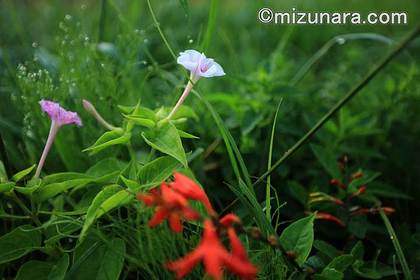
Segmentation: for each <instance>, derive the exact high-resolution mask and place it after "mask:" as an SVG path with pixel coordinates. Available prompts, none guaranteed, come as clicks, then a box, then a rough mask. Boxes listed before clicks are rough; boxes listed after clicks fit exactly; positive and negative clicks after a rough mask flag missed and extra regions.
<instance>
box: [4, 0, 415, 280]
mask: <svg viewBox="0 0 420 280" xmlns="http://www.w3.org/2000/svg"><path fill="white" fill-rule="evenodd" d="M27 2H28V1H26V2H25V1H10V0H9V1H7V0H6V1H2V2H0V31H1V32H0V41H1V42H2V44H1V46H0V219H1V222H2V223H1V226H0V233H1V234H0V263H1V266H0V274H2V275H3V278H5V279H18V280H19V279H64V280H67V279H149V278H150V279H171V278H173V274H172V273H170V272H168V271H167V270H165V269H164V268H163V267H162V263H164V262H166V261H168V260H174V259H176V258H178V257H181V256H183V255H185V254H186V253H187V252H188V251H190V250H191V249H192V248H193V247H194V246H196V245H197V243H198V238H199V236H200V235H201V223H200V222H197V223H195V222H194V223H191V224H187V223H185V224H184V226H185V229H186V230H185V231H184V233H183V234H181V235H177V234H173V233H172V232H170V231H169V230H168V227H167V226H166V225H160V226H158V227H156V228H154V229H150V228H149V227H148V226H147V223H148V220H149V218H150V215H151V211H150V210H149V209H147V208H146V207H144V206H143V205H142V204H141V203H139V202H137V201H136V200H135V199H134V198H135V194H136V193H137V192H146V191H148V190H149V189H151V188H153V187H155V186H158V185H159V184H160V183H161V182H162V181H165V180H171V178H170V177H171V175H172V173H173V171H182V172H183V173H185V174H189V176H190V177H191V178H197V181H199V182H200V184H201V185H202V186H203V189H204V190H205V191H206V193H207V194H208V195H209V197H210V200H211V201H212V203H213V205H214V206H215V208H216V209H217V211H218V212H219V213H220V215H222V214H225V213H228V212H234V213H236V214H238V216H240V217H241V219H242V226H243V229H245V230H247V229H249V228H250V227H251V226H257V227H259V228H260V230H261V231H262V234H263V235H264V236H265V235H267V236H270V238H273V240H275V241H277V240H279V241H280V244H281V246H282V247H284V249H285V251H288V253H290V256H289V258H291V259H289V260H287V259H286V256H284V254H283V253H282V251H281V250H277V249H274V248H271V247H269V246H268V245H264V244H263V243H262V242H257V241H255V240H252V239H250V238H244V235H241V239H243V240H244V242H243V244H244V245H245V248H246V250H247V252H248V254H249V257H250V259H251V261H252V262H253V263H254V264H255V265H256V266H257V267H258V268H259V274H258V277H259V278H261V279H304V278H305V276H308V275H309V274H310V275H309V277H311V278H313V279H326V280H330V279H357V278H360V277H363V278H367V279H382V278H398V277H399V278H402V277H403V273H404V276H405V277H406V278H409V276H407V275H408V274H409V273H411V272H412V273H413V275H414V276H415V277H417V276H418V275H419V273H420V272H419V271H418V267H417V266H416V264H417V263H418V256H419V254H420V242H419V240H420V238H419V234H420V233H419V230H418V229H416V224H418V215H417V213H418V212H419V211H420V206H419V204H418V203H417V200H418V198H419V195H420V191H419V188H416V187H415V186H416V184H417V183H418V182H419V180H420V173H419V172H418V170H420V164H419V162H418V160H416V159H418V158H420V153H419V149H418V139H420V125H419V122H418V115H419V114H420V109H419V108H420V106H419V104H420V91H419V88H420V87H419V80H420V79H419V73H420V71H419V65H418V54H419V53H420V52H419V51H418V49H419V46H418V44H416V43H413V44H410V45H409V46H408V47H407V48H405V49H404V51H403V52H402V53H401V54H400V55H398V56H394V57H392V60H390V63H388V65H387V67H380V69H379V70H380V71H379V72H378V75H376V76H375V77H374V78H373V79H367V80H366V79H365V80H364V79H363V77H364V76H365V74H366V73H367V72H368V71H370V69H371V68H372V65H377V62H378V61H379V60H380V59H382V58H383V57H385V56H386V54H387V51H388V50H389V49H395V48H397V47H398V41H400V38H402V37H404V34H405V33H406V32H408V31H409V30H411V29H412V27H413V25H414V24H416V22H415V20H414V19H416V18H419V11H420V9H419V6H418V3H417V2H416V1H410V0H401V1H397V2H396V1H392V0H384V1H381V4H380V10H383V11H405V12H407V13H408V17H409V23H408V24H407V25H400V26H394V25H359V26H356V25H346V31H345V32H346V33H348V34H343V28H342V26H335V25H323V26H310V25H305V26H303V25H297V26H288V25H287V26H286V25H275V26H274V25H271V24H269V25H263V24H261V23H259V22H258V21H257V18H256V16H255V14H256V11H258V10H259V9H261V8H262V6H261V3H258V2H255V1H243V2H241V3H239V2H235V1H218V0H212V1H210V2H206V1H187V0H179V1H146V0H145V1H118V0H103V1H90V2H86V1H78V0H76V1H55V2H54V1H45V0H40V1H36V3H32V2H34V1H32V2H31V1H29V2H31V3H29V2H28V3H27ZM85 2H86V3H85ZM152 2H153V3H152ZM362 2H363V3H362ZM301 4H302V5H300V7H299V10H302V11H315V10H316V11H319V10H325V9H328V10H333V11H349V10H356V11H358V12H359V11H360V12H361V13H367V12H370V11H373V10H378V5H377V3H375V4H372V3H368V2H366V1H356V2H354V3H353V2H352V3H346V2H334V3H327V2H325V1H321V2H319V3H318V2H317V3H312V2H307V3H301ZM152 5H153V6H152ZM264 5H265V6H267V7H270V8H272V9H273V11H289V10H291V8H292V7H295V6H296V3H295V2H294V1H291V0H287V1H268V2H267V3H265V4H264ZM40 18H42V20H40ZM244 30H246V32H244ZM416 40H417V39H416ZM185 49H197V50H199V51H203V52H205V53H206V55H208V56H209V57H213V58H215V60H216V61H217V62H219V63H220V64H221V65H222V66H223V68H224V69H225V72H226V73H227V75H226V76H225V77H222V78H218V79H204V78H203V79H200V81H199V82H198V83H197V84H196V85H195V86H194V90H193V93H194V94H191V95H190V96H189V97H188V99H187V100H186V104H187V105H185V104H184V105H183V106H181V107H180V109H179V110H178V111H177V113H176V114H175V115H174V116H173V118H172V119H171V120H167V119H166V118H167V116H168V114H169V112H170V111H171V110H172V106H173V105H174V104H175V102H176V101H177V97H178V96H179V94H180V93H181V91H182V89H183V87H184V84H185V82H186V78H187V76H188V75H187V73H186V71H181V70H180V69H181V68H180V67H178V68H177V66H176V61H175V60H174V58H176V57H174V56H176V53H177V52H178V51H182V50H185ZM363 81H369V84H367V83H363V86H362V87H361V90H360V91H359V92H358V93H357V96H356V95H350V98H349V99H347V101H350V102H347V101H345V104H344V103H343V104H342V105H344V106H341V105H340V106H339V107H337V106H336V105H334V104H340V102H342V101H343V100H345V99H346V96H348V95H346V92H349V90H350V93H351V88H353V87H354V85H358V84H360V82H363ZM343 96H344V99H343ZM40 99H52V100H54V101H57V102H60V104H61V105H63V107H65V108H66V109H69V110H71V111H76V112H78V114H79V115H80V116H81V118H82V121H83V127H81V128H76V127H74V126H63V127H62V128H60V131H59V133H58V135H57V138H56V139H55V142H54V145H53V147H52V148H51V151H50V153H49V155H48V158H47V162H46V165H45V168H44V169H43V172H44V173H43V174H42V175H41V177H40V178H31V174H32V172H33V169H34V168H35V166H36V165H35V163H36V162H37V161H38V160H39V157H40V155H41V153H42V150H43V147H44V146H43V145H44V142H45V140H46V138H47V134H48V129H49V125H50V120H49V119H48V117H47V115H46V114H44V113H42V112H41V110H40V109H39V104H38V102H39V100H40ZM83 99H86V100H89V101H90V102H91V103H93V104H94V105H95V107H96V109H97V111H98V112H99V114H100V115H101V116H102V117H103V118H104V119H105V120H106V121H107V122H109V123H110V124H111V125H110V126H111V128H109V127H107V128H103V127H101V125H100V123H98V121H97V120H95V119H94V118H93V117H92V116H91V115H90V114H88V113H87V112H85V111H83V108H82V100H83ZM139 100H141V102H140V101H139ZM281 102H282V106H277V105H278V104H280V103H281ZM337 102H338V103H337ZM334 108H336V109H337V108H338V109H340V110H335V109H334ZM326 112H332V113H331V114H330V113H327V115H325V114H326ZM322 116H327V118H325V119H323V118H321V117H322ZM316 124H319V125H316ZM308 131H309V134H308ZM311 131H312V132H311ZM305 133H306V134H305ZM304 135H307V137H305V136H304ZM302 136H304V137H303V138H302ZM299 139H300V140H299ZM302 139H303V141H301V140H302ZM308 142H309V143H308ZM308 144H309V145H308ZM82 151H85V153H82ZM344 159H345V160H344ZM277 163H279V164H277ZM337 163H338V164H337ZM344 163H345V164H344ZM344 165H345V167H343V166H344ZM28 166H30V167H29V168H28ZM267 170H268V171H267ZM358 171H361V172H362V173H363V174H362V176H360V177H358V178H352V176H353V175H354V174H356V173H357V172H358ZM262 174H263V176H261V175H262ZM331 179H337V180H339V181H340V183H342V184H339V185H334V184H331ZM260 183H261V184H260ZM364 187H366V188H365V189H364ZM229 190H230V191H229ZM359 191H360V193H358V192H359ZM379 204H381V205H382V206H383V207H387V210H388V211H389V212H392V210H393V209H395V213H394V214H392V215H391V216H390V217H389V219H390V220H388V218H387V216H385V218H383V220H381V219H379V216H378V215H379V213H382V212H381V211H384V210H383V209H380V208H378V207H379V206H378V205H379ZM193 206H194V208H196V210H197V211H199V212H200V213H201V212H203V211H201V210H202V207H201V208H200V206H201V205H195V204H194V205H193ZM382 206H381V207H382ZM358 210H361V211H360V212H357V211H358ZM317 213H324V214H325V213H327V214H330V215H333V216H334V217H336V218H337V219H339V220H340V221H341V222H342V225H338V224H337V223H336V222H334V221H332V220H328V219H321V218H319V217H317ZM388 214H390V213H388ZM304 215H308V216H307V217H306V218H303V219H298V220H297V218H298V217H303V216H304ZM382 217H384V216H382ZM290 221H294V222H292V223H291V224H290V225H288V226H287V227H285V229H284V230H282V229H283V228H284V224H287V223H289V222H290ZM383 221H384V222H385V224H384V222H383ZM391 223H392V226H391ZM385 226H386V227H385ZM394 228H395V232H394ZM390 233H392V240H390V239H389V235H390ZM279 236H280V237H279ZM314 239H315V240H314ZM398 240H400V242H398ZM275 241H273V242H275ZM223 242H225V240H223ZM226 242H227V240H226ZM226 244H227V243H226ZM293 256H295V258H294V259H293ZM296 264H297V265H296ZM297 266H299V267H300V269H299V268H297ZM300 270H303V271H300ZM203 274H204V273H203V271H202V269H201V268H198V269H195V270H194V271H192V273H191V276H190V278H191V279H200V278H202V277H203ZM227 277H229V276H227ZM228 279H230V278H228Z"/></svg>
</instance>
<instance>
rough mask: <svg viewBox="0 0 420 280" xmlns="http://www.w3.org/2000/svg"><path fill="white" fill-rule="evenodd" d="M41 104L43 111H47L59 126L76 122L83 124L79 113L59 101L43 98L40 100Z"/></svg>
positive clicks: (79, 124)
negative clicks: (66, 107) (63, 105)
mask: <svg viewBox="0 0 420 280" xmlns="http://www.w3.org/2000/svg"><path fill="white" fill-rule="evenodd" d="M39 105H41V109H42V111H44V112H45V113H47V114H48V116H50V118H51V120H52V121H53V122H55V123H56V124H57V125H58V126H62V125H65V124H76V125H78V126H82V121H81V120H80V118H79V116H78V115H77V113H75V112H70V111H67V110H65V109H64V108H62V107H61V106H60V104H58V103H55V102H53V101H49V100H41V101H39Z"/></svg>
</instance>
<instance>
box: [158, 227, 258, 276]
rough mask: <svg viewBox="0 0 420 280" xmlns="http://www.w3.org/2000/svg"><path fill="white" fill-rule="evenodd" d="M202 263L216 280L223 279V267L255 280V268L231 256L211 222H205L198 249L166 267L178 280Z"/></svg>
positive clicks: (237, 257)
mask: <svg viewBox="0 0 420 280" xmlns="http://www.w3.org/2000/svg"><path fill="white" fill-rule="evenodd" d="M235 246H236V245H235ZM237 249H238V248H236V249H235V250H237ZM237 253H238V252H237ZM200 261H202V262H203V263H204V267H205V270H206V272H207V274H208V275H210V276H212V277H213V278H214V279H216V280H219V279H222V276H223V271H222V268H223V267H227V268H228V269H229V270H230V271H232V272H233V273H235V274H237V275H238V276H240V277H241V278H242V279H254V278H255V275H256V269H255V267H254V266H252V265H251V264H249V263H247V262H244V261H243V260H242V259H241V258H240V257H239V256H236V255H233V254H229V252H228V251H227V250H226V249H225V248H224V247H223V245H222V243H221V242H220V240H219V236H218V234H217V230H216V228H215V226H214V225H213V223H212V222H211V221H210V220H206V221H204V232H203V237H202V239H201V241H200V243H199V245H198V246H197V248H195V250H194V251H193V252H191V253H190V254H188V255H186V256H185V257H183V258H181V259H179V260H177V261H174V262H170V263H167V264H166V267H167V268H168V269H169V270H172V271H174V272H176V275H177V278H183V277H184V276H186V275H187V274H188V273H189V272H190V271H191V270H192V269H193V268H194V266H196V265H197V264H198V263H199V262H200Z"/></svg>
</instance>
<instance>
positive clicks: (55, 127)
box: [34, 121, 60, 178]
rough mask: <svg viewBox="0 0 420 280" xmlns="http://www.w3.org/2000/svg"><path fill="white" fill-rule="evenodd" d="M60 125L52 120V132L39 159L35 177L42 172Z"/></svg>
mask: <svg viewBox="0 0 420 280" xmlns="http://www.w3.org/2000/svg"><path fill="white" fill-rule="evenodd" d="M59 128H60V126H59V125H57V123H56V122H55V121H51V127H50V133H49V134H48V139H47V143H45V147H44V151H43V152H42V155H41V159H40V160H39V163H38V166H37V168H36V172H35V176H34V178H38V177H39V175H40V174H41V170H42V167H43V166H44V163H45V159H46V158H47V155H48V152H49V151H50V149H51V146H52V144H53V143H54V138H55V136H56V135H57V132H58V129H59Z"/></svg>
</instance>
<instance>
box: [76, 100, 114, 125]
mask: <svg viewBox="0 0 420 280" xmlns="http://www.w3.org/2000/svg"><path fill="white" fill-rule="evenodd" d="M82 103H83V108H85V110H86V111H87V112H88V113H89V114H91V115H92V116H93V117H94V118H95V119H96V120H97V122H98V123H99V124H100V125H102V126H103V127H105V128H106V129H108V130H114V129H117V128H116V127H115V126H113V125H111V124H110V123H108V122H107V121H106V120H105V119H104V118H103V117H102V116H101V114H99V113H98V111H97V110H96V108H95V106H93V104H92V103H90V102H89V101H87V100H85V99H84V100H83V102H82Z"/></svg>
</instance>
